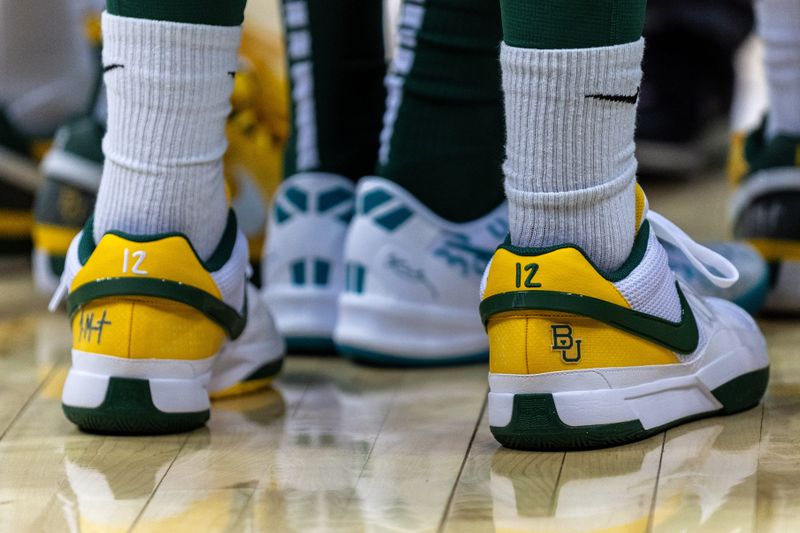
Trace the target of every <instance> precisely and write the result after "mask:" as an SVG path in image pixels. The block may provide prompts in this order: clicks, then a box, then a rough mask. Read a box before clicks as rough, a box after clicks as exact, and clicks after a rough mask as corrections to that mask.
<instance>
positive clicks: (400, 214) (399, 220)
mask: <svg viewBox="0 0 800 533" xmlns="http://www.w3.org/2000/svg"><path fill="white" fill-rule="evenodd" d="M411 215H413V213H412V212H411V210H410V209H408V208H407V207H398V208H397V209H395V210H393V211H390V212H389V213H387V214H385V215H382V216H380V217H378V218H376V219H375V223H376V224H378V225H379V226H381V227H383V228H384V229H387V230H389V231H394V230H396V229H397V228H399V227H400V226H401V225H402V224H403V223H404V222H405V221H407V220H408V219H409V218H411Z"/></svg>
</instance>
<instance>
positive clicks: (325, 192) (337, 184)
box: [262, 172, 354, 342]
mask: <svg viewBox="0 0 800 533" xmlns="http://www.w3.org/2000/svg"><path fill="white" fill-rule="evenodd" d="M353 195H354V186H353V183H352V182H351V181H350V180H348V179H346V178H343V177H341V176H338V175H335V174H327V173H321V172H308V173H303V174H297V175H295V176H292V177H291V178H289V179H287V180H286V181H284V182H283V184H281V186H280V188H279V189H278V191H277V192H276V194H275V198H274V200H273V205H272V209H271V211H270V214H269V222H268V230H267V246H266V247H265V255H264V258H263V261H262V269H263V270H262V272H263V275H262V280H263V284H264V298H265V301H266V302H267V304H268V305H269V307H270V309H271V310H272V312H273V315H274V316H275V320H276V323H277V326H278V330H279V331H280V332H281V333H282V334H284V335H286V336H287V337H288V338H316V339H322V340H323V341H324V340H325V339H327V340H328V342H329V340H330V336H331V334H332V332H333V327H334V325H335V323H336V302H337V299H338V298H339V294H340V293H341V292H342V291H343V290H344V280H345V271H344V262H343V247H344V239H345V234H346V233H347V227H348V224H349V223H350V220H351V219H352V217H353Z"/></svg>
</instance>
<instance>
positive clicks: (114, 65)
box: [103, 63, 125, 74]
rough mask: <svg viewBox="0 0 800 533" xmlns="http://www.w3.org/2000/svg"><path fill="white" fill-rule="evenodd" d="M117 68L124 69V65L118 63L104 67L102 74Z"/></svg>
mask: <svg viewBox="0 0 800 533" xmlns="http://www.w3.org/2000/svg"><path fill="white" fill-rule="evenodd" d="M118 68H125V65H120V64H119V63H114V64H113V65H105V66H103V74H105V73H106V72H110V71H112V70H115V69H118Z"/></svg>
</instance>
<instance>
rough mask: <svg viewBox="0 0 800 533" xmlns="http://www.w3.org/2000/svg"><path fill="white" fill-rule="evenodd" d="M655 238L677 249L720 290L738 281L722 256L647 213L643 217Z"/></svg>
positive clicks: (728, 262)
mask: <svg viewBox="0 0 800 533" xmlns="http://www.w3.org/2000/svg"><path fill="white" fill-rule="evenodd" d="M645 218H647V220H648V221H649V222H650V226H651V227H652V228H653V231H654V232H655V234H656V237H658V238H659V239H661V240H663V241H666V242H668V243H670V244H672V245H673V246H675V247H677V248H678V249H679V250H680V251H681V252H683V255H685V256H686V258H687V259H688V260H689V262H690V263H691V264H692V266H694V267H695V268H696V269H697V270H698V272H700V273H701V274H703V276H705V277H706V278H708V280H709V281H710V282H711V283H713V284H714V285H716V286H717V287H720V288H723V289H725V288H727V287H730V286H731V285H733V284H734V283H736V282H737V281H738V280H739V271H738V270H737V269H736V267H735V266H734V265H733V263H731V262H730V261H728V260H727V259H725V258H724V257H723V256H721V255H720V254H718V253H717V252H715V251H714V250H711V249H709V248H706V247H705V246H703V245H702V244H699V243H697V242H695V241H694V240H693V239H692V238H691V237H689V236H688V235H687V234H686V232H684V231H683V230H682V229H680V228H679V227H678V226H676V225H675V224H673V223H672V222H670V221H669V220H668V219H667V218H666V217H664V216H662V215H659V214H658V213H656V212H655V211H648V212H647V215H646V216H645ZM706 265H708V266H710V267H712V268H714V270H716V271H717V272H719V273H720V275H717V274H714V273H713V272H711V271H710V270H709V269H708V268H706Z"/></svg>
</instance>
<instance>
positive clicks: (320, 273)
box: [314, 259, 331, 287]
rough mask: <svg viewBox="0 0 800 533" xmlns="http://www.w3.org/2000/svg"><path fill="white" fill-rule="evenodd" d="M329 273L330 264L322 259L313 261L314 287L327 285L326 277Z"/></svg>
mask: <svg viewBox="0 0 800 533" xmlns="http://www.w3.org/2000/svg"><path fill="white" fill-rule="evenodd" d="M330 271H331V264H330V263H329V262H328V261H323V260H322V259H315V260H314V285H317V286H320V287H324V286H325V285H327V284H328V277H329V275H330Z"/></svg>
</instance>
